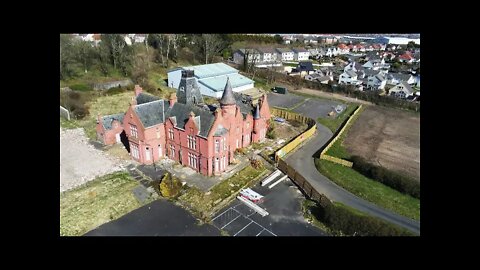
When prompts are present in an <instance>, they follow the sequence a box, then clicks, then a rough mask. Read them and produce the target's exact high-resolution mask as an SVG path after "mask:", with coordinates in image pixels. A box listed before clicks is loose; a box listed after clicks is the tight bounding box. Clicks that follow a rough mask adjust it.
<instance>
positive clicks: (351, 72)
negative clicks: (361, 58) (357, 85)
mask: <svg viewBox="0 0 480 270" xmlns="http://www.w3.org/2000/svg"><path fill="white" fill-rule="evenodd" d="M346 73H347V74H348V76H350V77H355V76H357V73H355V71H353V70H347V71H346Z"/></svg>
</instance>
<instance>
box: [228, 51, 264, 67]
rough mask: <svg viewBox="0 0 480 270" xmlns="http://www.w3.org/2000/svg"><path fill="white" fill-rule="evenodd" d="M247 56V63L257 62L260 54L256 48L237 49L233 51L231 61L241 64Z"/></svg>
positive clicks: (259, 59)
mask: <svg viewBox="0 0 480 270" xmlns="http://www.w3.org/2000/svg"><path fill="white" fill-rule="evenodd" d="M245 57H247V58H248V59H247V63H252V62H255V63H258V62H260V61H261V58H262V57H261V54H260V52H259V51H258V50H256V49H238V50H236V51H235V52H234V53H233V62H235V64H238V65H243V62H244V60H245Z"/></svg>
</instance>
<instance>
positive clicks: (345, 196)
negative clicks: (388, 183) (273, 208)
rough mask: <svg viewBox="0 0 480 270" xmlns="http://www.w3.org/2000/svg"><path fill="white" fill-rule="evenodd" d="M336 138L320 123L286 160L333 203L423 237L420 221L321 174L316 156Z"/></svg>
mask: <svg viewBox="0 0 480 270" xmlns="http://www.w3.org/2000/svg"><path fill="white" fill-rule="evenodd" d="M332 135H333V134H332V132H331V131H330V130H329V129H328V128H326V127H325V126H323V125H321V124H319V123H317V134H316V135H315V136H314V137H313V138H312V139H310V141H309V142H307V143H306V144H305V145H303V146H302V147H300V148H299V149H297V150H296V151H295V152H293V153H292V154H290V155H289V156H288V157H287V158H286V161H287V163H288V164H289V165H290V166H292V167H293V168H295V170H296V171H299V172H301V173H302V175H303V177H305V179H306V180H307V181H308V182H309V183H310V184H311V185H312V186H313V187H314V188H315V189H316V190H318V192H320V193H323V194H325V195H326V196H327V197H328V198H329V199H331V200H333V201H337V202H341V203H343V204H346V205H348V206H350V207H353V208H355V209H358V210H360V211H362V212H365V213H368V214H370V215H372V216H376V217H379V218H382V219H384V220H387V221H389V222H391V223H394V224H397V225H399V226H402V227H404V228H406V229H409V230H410V231H412V232H414V233H416V234H420V222H419V221H416V220H413V219H410V218H407V217H404V216H401V215H398V214H395V213H393V212H391V211H388V210H385V209H383V208H381V207H379V206H377V205H375V204H373V203H370V202H368V201H366V200H364V199H361V198H359V197H357V196H355V195H353V194H352V193H350V192H348V191H347V190H345V189H343V188H342V187H340V186H338V185H337V184H335V183H333V182H332V181H330V180H329V179H328V178H327V177H325V176H323V175H322V174H320V172H319V171H318V170H317V168H316V167H315V163H314V162H313V155H314V154H315V153H316V152H317V151H318V149H320V148H322V147H323V146H324V145H325V144H326V143H327V142H328V140H329V139H330V138H331V137H332Z"/></svg>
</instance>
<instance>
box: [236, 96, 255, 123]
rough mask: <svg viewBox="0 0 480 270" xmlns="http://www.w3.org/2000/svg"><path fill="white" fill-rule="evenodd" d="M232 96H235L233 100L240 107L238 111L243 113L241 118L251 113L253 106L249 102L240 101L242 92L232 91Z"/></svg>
mask: <svg viewBox="0 0 480 270" xmlns="http://www.w3.org/2000/svg"><path fill="white" fill-rule="evenodd" d="M233 96H234V97H235V102H236V103H237V106H238V107H240V112H241V113H242V115H243V119H246V118H247V114H253V107H252V105H251V103H244V102H243V101H242V94H239V93H235V92H234V93H233Z"/></svg>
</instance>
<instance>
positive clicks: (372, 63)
mask: <svg viewBox="0 0 480 270" xmlns="http://www.w3.org/2000/svg"><path fill="white" fill-rule="evenodd" d="M384 65H385V60H384V59H383V58H380V59H374V60H368V62H367V63H365V64H363V67H364V68H368V69H373V70H379V69H380V68H382V67H383V66H384Z"/></svg>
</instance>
